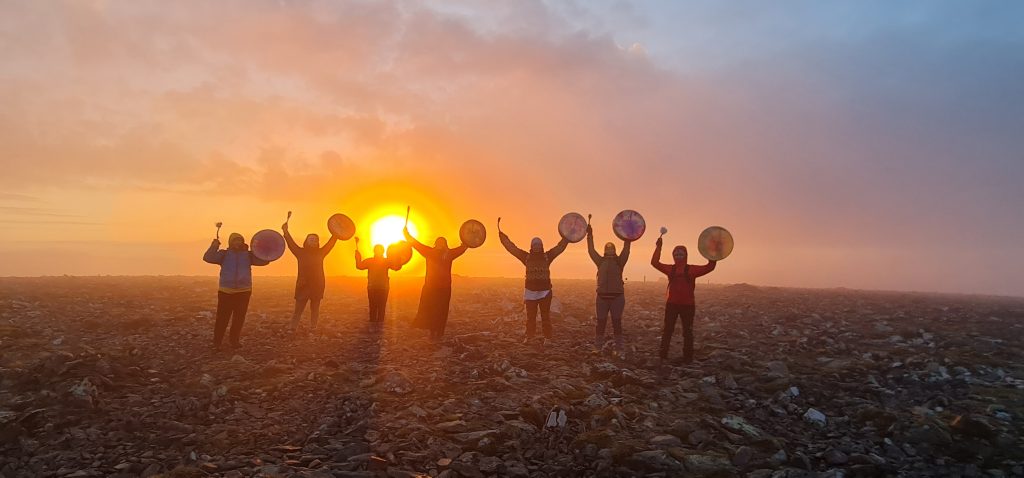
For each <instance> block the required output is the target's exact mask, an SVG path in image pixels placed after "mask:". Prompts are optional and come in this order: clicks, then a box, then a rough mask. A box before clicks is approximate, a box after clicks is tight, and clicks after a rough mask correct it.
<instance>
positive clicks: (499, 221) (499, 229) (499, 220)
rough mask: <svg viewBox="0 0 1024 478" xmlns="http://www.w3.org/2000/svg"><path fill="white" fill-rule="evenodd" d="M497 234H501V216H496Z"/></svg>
mask: <svg viewBox="0 0 1024 478" xmlns="http://www.w3.org/2000/svg"><path fill="white" fill-rule="evenodd" d="M498 232H501V216H498Z"/></svg>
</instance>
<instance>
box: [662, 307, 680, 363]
mask: <svg viewBox="0 0 1024 478" xmlns="http://www.w3.org/2000/svg"><path fill="white" fill-rule="evenodd" d="M678 317H679V308H678V306H676V305H674V304H668V303H666V304H665V326H664V327H662V329H661V350H660V351H659V355H658V356H659V357H661V358H663V359H664V358H668V349H669V346H670V345H671V342H672V334H673V333H675V331H676V319H677V318H678Z"/></svg>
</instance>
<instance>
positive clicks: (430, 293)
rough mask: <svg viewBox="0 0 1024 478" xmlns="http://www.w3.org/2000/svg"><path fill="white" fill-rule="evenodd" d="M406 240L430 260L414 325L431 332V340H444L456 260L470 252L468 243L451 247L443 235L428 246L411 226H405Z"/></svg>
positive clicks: (403, 231)
mask: <svg viewBox="0 0 1024 478" xmlns="http://www.w3.org/2000/svg"><path fill="white" fill-rule="evenodd" d="M402 233H403V234H405V240H406V241H409V244H411V245H412V247H413V249H416V252H419V253H420V255H421V256H423V258H424V259H425V260H426V262H427V273H426V277H424V279H423V290H422V292H421V293H420V304H419V308H418V310H417V312H416V319H415V320H414V321H413V326H414V327H417V328H421V329H427V330H429V331H430V339H431V340H432V341H434V342H440V341H441V338H442V337H443V336H444V328H445V325H446V324H447V323H448V305H449V304H450V303H451V299H452V262H453V261H455V259H458V258H459V256H461V255H462V254H464V253H465V252H466V249H468V246H466V245H465V244H459V246H458V247H456V248H454V249H449V248H448V240H447V239H445V238H443V237H439V238H437V240H435V241H434V247H430V246H427V245H425V244H423V243H421V242H420V241H418V240H416V238H415V237H412V234H410V233H409V227H408V226H406V227H405V228H404V229H402Z"/></svg>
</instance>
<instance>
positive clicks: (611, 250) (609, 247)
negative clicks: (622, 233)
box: [604, 242, 615, 257]
mask: <svg viewBox="0 0 1024 478" xmlns="http://www.w3.org/2000/svg"><path fill="white" fill-rule="evenodd" d="M604 255H605V257H615V244H612V243H610V242H609V243H607V244H605V245H604Z"/></svg>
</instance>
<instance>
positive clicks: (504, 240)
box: [498, 231, 530, 264]
mask: <svg viewBox="0 0 1024 478" xmlns="http://www.w3.org/2000/svg"><path fill="white" fill-rule="evenodd" d="M498 239H500V240H501V245H502V246H504V247H505V250H506V251H508V253H509V254H512V256H513V257H515V258H516V259H519V262H522V263H523V264H526V258H527V257H529V256H530V253H529V252H526V251H524V250H522V249H520V248H518V247H516V245H515V243H513V242H512V239H509V238H508V234H505V233H504V232H500V231H499V232H498Z"/></svg>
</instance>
